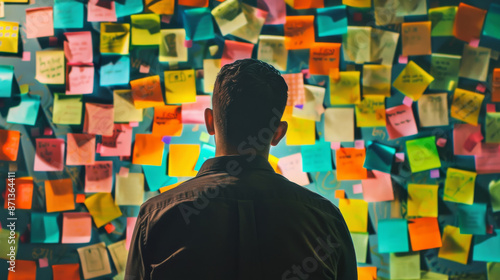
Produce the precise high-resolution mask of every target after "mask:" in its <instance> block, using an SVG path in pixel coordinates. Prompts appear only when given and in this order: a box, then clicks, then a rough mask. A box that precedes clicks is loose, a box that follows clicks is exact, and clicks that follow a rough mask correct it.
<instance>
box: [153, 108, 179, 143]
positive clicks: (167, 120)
mask: <svg viewBox="0 0 500 280" xmlns="http://www.w3.org/2000/svg"><path fill="white" fill-rule="evenodd" d="M154 110H155V116H154V121H153V132H152V133H153V134H154V135H160V136H181V134H182V117H181V116H182V115H181V113H182V111H181V106H173V105H166V106H160V107H155V109H154Z"/></svg>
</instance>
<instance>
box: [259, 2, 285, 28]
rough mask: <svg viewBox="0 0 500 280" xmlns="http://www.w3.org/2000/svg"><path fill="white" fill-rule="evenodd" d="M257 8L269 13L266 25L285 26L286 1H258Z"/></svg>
mask: <svg viewBox="0 0 500 280" xmlns="http://www.w3.org/2000/svg"><path fill="white" fill-rule="evenodd" d="M257 7H258V8H259V9H262V10H264V11H267V12H268V14H267V18H266V22H265V24H285V22H286V4H285V1H276V0H257Z"/></svg>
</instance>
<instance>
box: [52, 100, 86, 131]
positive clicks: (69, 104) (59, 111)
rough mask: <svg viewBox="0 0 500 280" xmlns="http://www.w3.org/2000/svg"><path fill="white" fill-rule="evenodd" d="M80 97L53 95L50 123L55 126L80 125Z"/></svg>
mask: <svg viewBox="0 0 500 280" xmlns="http://www.w3.org/2000/svg"><path fill="white" fill-rule="evenodd" d="M82 108H83V104H82V96H81V95H74V96H68V95H64V94H62V93H54V105H53V112H52V122H53V123H56V124H80V123H81V122H82Z"/></svg>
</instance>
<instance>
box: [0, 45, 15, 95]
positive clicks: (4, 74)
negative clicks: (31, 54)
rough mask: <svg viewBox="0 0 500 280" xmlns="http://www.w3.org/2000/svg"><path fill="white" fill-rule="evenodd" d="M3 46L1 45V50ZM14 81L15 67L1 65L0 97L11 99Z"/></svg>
mask: <svg viewBox="0 0 500 280" xmlns="http://www.w3.org/2000/svg"><path fill="white" fill-rule="evenodd" d="M1 46H2V44H0V48H1ZM13 79H14V66H12V65H0V88H1V89H2V90H1V91H0V97H10V96H11V94H12V81H13Z"/></svg>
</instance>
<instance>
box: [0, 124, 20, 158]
mask: <svg viewBox="0 0 500 280" xmlns="http://www.w3.org/2000/svg"><path fill="white" fill-rule="evenodd" d="M0 139H2V143H1V144H0V160H5V161H16V160H17V153H18V151H19V142H20V140H21V133H20V132H19V131H16V130H5V129H0Z"/></svg>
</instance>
